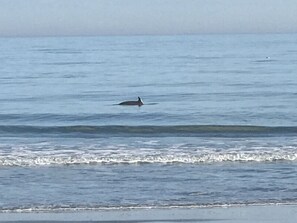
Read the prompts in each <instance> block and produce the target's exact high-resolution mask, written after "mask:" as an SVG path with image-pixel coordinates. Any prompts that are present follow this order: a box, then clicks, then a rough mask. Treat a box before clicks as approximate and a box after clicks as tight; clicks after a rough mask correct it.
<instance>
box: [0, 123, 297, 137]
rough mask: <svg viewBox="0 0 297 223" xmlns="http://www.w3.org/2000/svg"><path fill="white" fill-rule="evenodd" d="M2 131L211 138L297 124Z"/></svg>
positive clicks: (7, 130) (4, 130) (279, 130)
mask: <svg viewBox="0 0 297 223" xmlns="http://www.w3.org/2000/svg"><path fill="white" fill-rule="evenodd" d="M0 134H10V135H20V134H33V135H34V134H35V135H36V134H50V135H56V136H59V135H60V136H64V135H68V136H71V135H72V136H75V137H85V136H93V137H96V136H100V135H103V136H104V135H109V136H130V137H131V136H157V137H162V136H188V137H191V136H210V137H254V136H255V137H256V136H283V135H296V134H297V127H295V126H276V127H270V126H249V125H172V126H167V125H162V126H156V125H143V126H129V125H104V126H92V125H75V126H26V125H2V126H0Z"/></svg>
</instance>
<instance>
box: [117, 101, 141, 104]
mask: <svg viewBox="0 0 297 223" xmlns="http://www.w3.org/2000/svg"><path fill="white" fill-rule="evenodd" d="M119 105H139V102H138V101H124V102H121V103H120V104H119Z"/></svg>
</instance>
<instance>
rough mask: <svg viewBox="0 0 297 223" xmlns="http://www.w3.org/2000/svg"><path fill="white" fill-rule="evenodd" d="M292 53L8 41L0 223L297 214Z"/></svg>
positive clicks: (265, 48) (189, 44)
mask: <svg viewBox="0 0 297 223" xmlns="http://www.w3.org/2000/svg"><path fill="white" fill-rule="evenodd" d="M295 40H296V35H210V36H207V35H203V36H136V37H92V38H91V37H83V38H78V37H76V38H2V39H0V50H1V51H0V52H1V53H0V59H1V61H2V65H1V66H0V73H1V77H0V83H1V88H0V103H1V111H0V120H1V123H0V139H1V141H0V191H1V192H0V211H2V212H6V211H20V212H25V211H63V210H77V209H80V210H81V209H82V210H84V209H106V208H115V209H117V208H135V207H143V208H151V207H188V206H189V207H192V206H201V207H202V206H218V205H229V204H231V205H238V204H266V203H272V204H277V203H296V202H297V198H296V197H297V189H296V187H295V185H296V177H295V176H296V172H297V165H296V164H297V162H296V161H297V138H296V133H297V110H296V104H297V103H296V95H297V90H296V89H297V88H296V86H297V79H296V71H297V63H296V62H297V56H296V52H297V44H296V41H295ZM138 96H140V97H141V98H142V100H143V101H144V105H143V106H141V107H138V106H136V107H134V106H133V107H129V106H119V105H117V104H118V103H120V102H121V101H126V100H137V97H138Z"/></svg>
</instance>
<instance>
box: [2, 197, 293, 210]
mask: <svg viewBox="0 0 297 223" xmlns="http://www.w3.org/2000/svg"><path fill="white" fill-rule="evenodd" d="M268 205H269V206H272V205H297V201H296V200H294V199H290V200H267V201H263V200H261V201H258V202H257V201H254V202H237V203H209V204H174V205H171V204H163V205H162V204H160V205H122V206H113V205H107V206H104V205H75V204H73V205H36V206H33V205H27V206H19V207H17V206H15V207H0V213H63V212H68V213H69V212H77V211H117V210H135V209H137V210H149V209H189V208H218V207H222V208H226V207H243V206H268Z"/></svg>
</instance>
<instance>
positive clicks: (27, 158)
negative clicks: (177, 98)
mask: <svg viewBox="0 0 297 223" xmlns="http://www.w3.org/2000/svg"><path fill="white" fill-rule="evenodd" d="M280 161H282V162H296V161H297V148H290V149H289V148H283V149H273V148H270V149H264V150H253V151H240V150H237V151H236V150H232V149H230V150H226V151H216V150H201V151H187V150H179V151H177V150H174V151H170V149H169V150H165V151H162V150H155V149H151V150H147V151H138V150H135V149H134V150H125V149H123V150H95V151H92V150H90V151H80V150H77V151H75V150H72V151H65V150H64V151H63V150H62V151H59V150H52V151H17V152H10V153H7V152H6V153H2V154H1V153H0V167H1V166H7V167H8V166H11V167H13V166H21V167H26V166H30V167H34V166H35V167H37V166H56V165H148V164H163V165H175V164H193V165H199V164H214V163H225V162H229V163H230V162H280Z"/></svg>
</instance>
